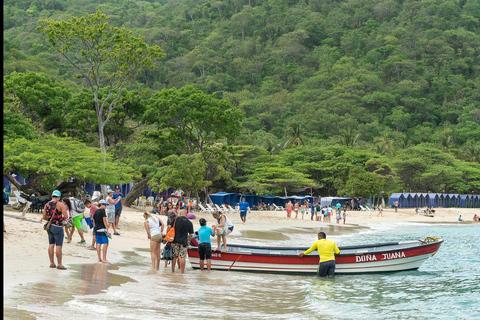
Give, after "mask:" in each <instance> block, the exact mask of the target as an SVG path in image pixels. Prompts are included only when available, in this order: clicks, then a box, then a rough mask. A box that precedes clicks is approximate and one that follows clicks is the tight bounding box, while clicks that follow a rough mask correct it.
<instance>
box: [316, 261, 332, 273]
mask: <svg viewBox="0 0 480 320" xmlns="http://www.w3.org/2000/svg"><path fill="white" fill-rule="evenodd" d="M333 275H335V260H329V261H325V262H320V264H319V266H318V272H317V276H319V277H325V276H333Z"/></svg>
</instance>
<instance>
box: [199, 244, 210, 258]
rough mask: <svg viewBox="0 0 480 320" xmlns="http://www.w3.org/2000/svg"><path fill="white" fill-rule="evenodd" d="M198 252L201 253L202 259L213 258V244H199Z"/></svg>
mask: <svg viewBox="0 0 480 320" xmlns="http://www.w3.org/2000/svg"><path fill="white" fill-rule="evenodd" d="M198 254H199V255H200V260H205V258H206V259H207V260H209V259H211V258H212V245H211V244H210V243H206V242H203V243H200V244H199V245H198Z"/></svg>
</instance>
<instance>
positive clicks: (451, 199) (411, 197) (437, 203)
mask: <svg viewBox="0 0 480 320" xmlns="http://www.w3.org/2000/svg"><path fill="white" fill-rule="evenodd" d="M402 197H403V198H402ZM397 199H398V201H399V206H402V207H404V208H414V207H425V206H429V207H441V208H450V207H457V208H479V207H480V195H478V194H472V195H470V194H454V193H392V195H391V196H390V201H389V202H390V205H393V202H394V201H395V200H397ZM322 201H323V199H322Z"/></svg>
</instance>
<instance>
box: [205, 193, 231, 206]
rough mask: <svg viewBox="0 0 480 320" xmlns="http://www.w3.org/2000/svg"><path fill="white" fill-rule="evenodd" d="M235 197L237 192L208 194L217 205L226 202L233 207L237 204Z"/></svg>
mask: <svg viewBox="0 0 480 320" xmlns="http://www.w3.org/2000/svg"><path fill="white" fill-rule="evenodd" d="M237 197H238V194H237V193H227V192H217V193H212V194H210V199H212V202H213V203H215V204H217V205H219V206H221V205H222V204H228V205H229V206H233V207H235V205H236V204H237Z"/></svg>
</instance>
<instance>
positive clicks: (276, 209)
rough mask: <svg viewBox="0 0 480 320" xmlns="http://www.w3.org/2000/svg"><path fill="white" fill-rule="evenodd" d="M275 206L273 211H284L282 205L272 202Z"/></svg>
mask: <svg viewBox="0 0 480 320" xmlns="http://www.w3.org/2000/svg"><path fill="white" fill-rule="evenodd" d="M272 205H273V207H274V208H275V211H284V210H285V209H284V208H283V207H282V206H277V205H276V204H275V203H273V204H272Z"/></svg>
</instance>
